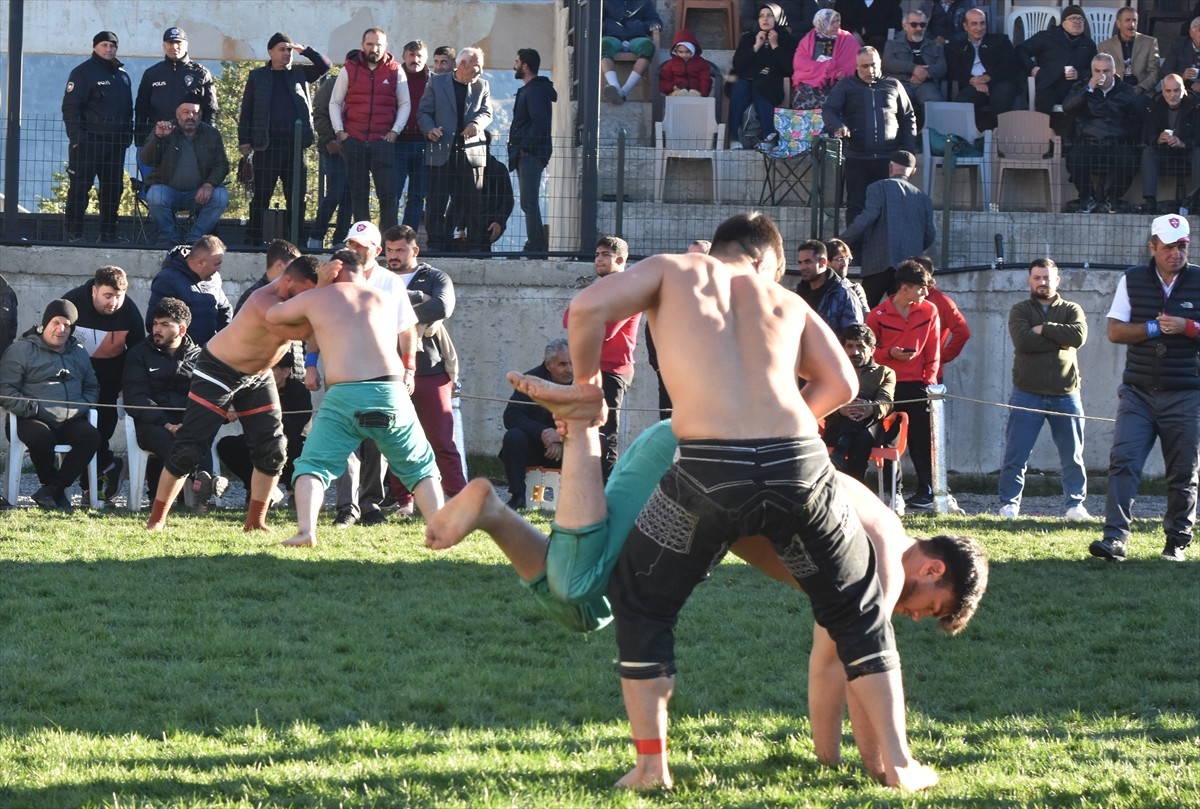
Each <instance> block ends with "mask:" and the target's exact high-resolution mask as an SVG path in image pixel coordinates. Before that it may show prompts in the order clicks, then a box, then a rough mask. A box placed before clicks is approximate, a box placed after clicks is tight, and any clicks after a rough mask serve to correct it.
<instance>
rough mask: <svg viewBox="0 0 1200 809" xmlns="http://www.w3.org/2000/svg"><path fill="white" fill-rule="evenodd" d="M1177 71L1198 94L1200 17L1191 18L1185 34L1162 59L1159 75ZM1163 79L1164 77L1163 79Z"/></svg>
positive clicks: (1191, 90)
mask: <svg viewBox="0 0 1200 809" xmlns="http://www.w3.org/2000/svg"><path fill="white" fill-rule="evenodd" d="M1169 73H1178V74H1179V75H1180V76H1183V80H1184V82H1186V86H1187V89H1188V90H1189V91H1190V92H1192V93H1195V94H1200V17H1197V18H1195V19H1194V20H1192V22H1191V24H1190V25H1189V26H1188V32H1187V35H1186V36H1181V37H1180V38H1179V39H1178V41H1176V43H1175V47H1173V48H1172V49H1171V52H1170V53H1169V54H1168V55H1167V58H1166V59H1164V60H1163V63H1162V68H1161V69H1160V70H1159V75H1162V76H1166V75H1167V74H1169ZM1164 81H1165V79H1164Z"/></svg>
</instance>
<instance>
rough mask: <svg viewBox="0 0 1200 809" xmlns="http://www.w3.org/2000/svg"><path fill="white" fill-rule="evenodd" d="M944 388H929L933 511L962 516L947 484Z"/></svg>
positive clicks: (940, 386)
mask: <svg viewBox="0 0 1200 809" xmlns="http://www.w3.org/2000/svg"><path fill="white" fill-rule="evenodd" d="M945 396H946V386H945V385H940V384H939V385H930V386H929V434H930V435H929V437H930V441H932V443H933V446H932V447H931V448H930V457H931V461H932V463H931V467H932V470H931V471H932V474H933V510H934V513H936V514H962V513H963V511H962V509H960V508H959V507H958V502H957V501H956V500H955V499H954V495H952V494H950V485H949V483H948V482H947V474H946V473H947V469H946V458H947V457H948V455H949V452H948V449H949V447H948V446H947V432H946V424H947V422H948V419H947V417H946V399H945Z"/></svg>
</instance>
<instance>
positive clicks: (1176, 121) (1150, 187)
mask: <svg viewBox="0 0 1200 809" xmlns="http://www.w3.org/2000/svg"><path fill="white" fill-rule="evenodd" d="M1183 85H1184V80H1183V77H1182V76H1180V75H1179V74H1178V73H1170V74H1168V75H1167V77H1166V78H1164V79H1163V83H1162V95H1161V96H1159V97H1158V98H1156V99H1154V101H1153V102H1151V104H1150V114H1149V115H1147V116H1146V122H1145V125H1144V126H1143V127H1142V142H1143V145H1142V195H1143V196H1144V197H1145V200H1146V202H1145V206H1144V207H1143V208H1142V213H1148V214H1157V213H1160V211H1159V210H1158V170H1159V164H1160V163H1162V164H1165V165H1166V166H1168V167H1169V169H1170V171H1171V172H1172V173H1178V174H1179V175H1180V176H1187V172H1188V171H1190V172H1191V178H1192V182H1191V186H1190V188H1191V189H1192V190H1191V191H1190V192H1189V193H1188V195H1187V198H1186V201H1183V200H1181V201H1180V202H1181V204H1182V205H1184V206H1186V207H1187V208H1189V209H1190V208H1192V207H1193V205H1192V203H1193V201H1195V199H1196V197H1197V191H1196V188H1197V186H1198V185H1200V108H1198V107H1197V105H1196V98H1197V97H1196V96H1194V95H1192V94H1191V93H1189V92H1188V91H1187V90H1185V89H1184V87H1183ZM1161 213H1169V211H1162V212H1161Z"/></svg>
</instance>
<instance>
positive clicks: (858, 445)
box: [822, 323, 896, 480]
mask: <svg viewBox="0 0 1200 809" xmlns="http://www.w3.org/2000/svg"><path fill="white" fill-rule="evenodd" d="M838 336H839V338H840V339H841V341H842V348H844V349H845V350H846V356H848V357H849V358H850V364H851V365H853V366H854V370H855V372H857V374H858V396H856V397H855V399H854V401H852V402H850V403H849V404H846V405H843V406H841V407H839V408H838V409H837V410H835V411H834V412H832V413H830V414H829V415H828V416H826V417H825V431H824V433H822V437H823V438H824V439H825V446H827V447H831V448H832V449H833V452H832V453H830V455H829V460H830V461H831V462H832V463H833V465H834V466H835V467H837V468H838V469H839V470H841V471H842V472H845V473H846V474H847V475H849V476H850V477H852V478H854V479H855V480H862V479H863V477H864V476H865V475H866V472H867V460H868V459H869V458H870V455H871V448H872V447H882V446H885V445H886V443H885V442H886V441H887V440H888V437H887V436H886V435H884V430H883V424H882V422H883V419H884V417H885V416H887V415H888V414H889V413H891V412H892V400H893V398H894V397H895V393H896V372H895V371H893V370H892V369H891V368H888V367H887V366H884V365H880V364H879V363H877V362H875V357H874V353H875V333H874V332H873V331H871V330H870V329H869V328H868V327H867V326H866V325H864V324H862V323H855V324H853V325H850V326H847V327H846V328H844V329H842V330H841V331H839V332H838Z"/></svg>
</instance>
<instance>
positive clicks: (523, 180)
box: [517, 155, 549, 253]
mask: <svg viewBox="0 0 1200 809" xmlns="http://www.w3.org/2000/svg"><path fill="white" fill-rule="evenodd" d="M517 160H518V162H517V185H518V186H519V187H520V190H521V213H523V214H525V252H527V253H545V252H546V251H547V250H548V249H549V245H548V244H547V243H546V229H545V228H544V227H543V226H542V207H541V191H542V172H544V171H545V170H546V161H545V160H542V158H540V157H533V156H532V155H523V156H521V157H519V158H518V159H517Z"/></svg>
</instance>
